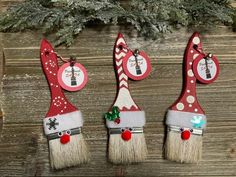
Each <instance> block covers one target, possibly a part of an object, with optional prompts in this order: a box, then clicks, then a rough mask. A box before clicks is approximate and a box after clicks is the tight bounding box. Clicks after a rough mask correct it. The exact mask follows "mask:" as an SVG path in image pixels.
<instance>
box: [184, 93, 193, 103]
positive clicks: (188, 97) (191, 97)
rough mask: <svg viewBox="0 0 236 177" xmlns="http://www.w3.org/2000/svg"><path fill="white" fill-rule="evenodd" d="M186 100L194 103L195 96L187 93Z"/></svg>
mask: <svg viewBox="0 0 236 177" xmlns="http://www.w3.org/2000/svg"><path fill="white" fill-rule="evenodd" d="M186 100H187V102H188V103H194V101H195V98H194V97H193V96H192V95H189V96H187V99H186Z"/></svg>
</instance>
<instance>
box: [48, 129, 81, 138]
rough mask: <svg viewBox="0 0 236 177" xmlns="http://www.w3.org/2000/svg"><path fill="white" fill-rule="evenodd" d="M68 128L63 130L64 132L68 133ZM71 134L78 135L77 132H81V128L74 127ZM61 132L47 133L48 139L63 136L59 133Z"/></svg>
mask: <svg viewBox="0 0 236 177" xmlns="http://www.w3.org/2000/svg"><path fill="white" fill-rule="evenodd" d="M67 131H68V130H65V131H62V133H66V132H67ZM69 131H70V136H72V135H77V134H81V128H74V129H70V130H69ZM59 133H60V132H57V133H52V134H49V135H47V138H48V140H54V139H58V138H60V137H61V136H60V135H59Z"/></svg>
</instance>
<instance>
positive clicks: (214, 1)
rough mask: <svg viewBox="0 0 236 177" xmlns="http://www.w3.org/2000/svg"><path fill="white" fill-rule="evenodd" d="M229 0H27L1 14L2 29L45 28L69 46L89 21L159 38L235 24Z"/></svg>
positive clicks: (0, 27) (0, 29) (61, 42)
mask: <svg viewBox="0 0 236 177" xmlns="http://www.w3.org/2000/svg"><path fill="white" fill-rule="evenodd" d="M234 14H235V9H234V8H233V7H231V6H230V1H229V0H129V1H116V0H26V1H24V2H21V3H18V4H17V5H14V6H12V7H10V8H9V9H8V10H7V11H6V12H4V14H1V17H0V31H2V32H16V31H23V30H26V29H33V30H37V29H42V30H43V32H44V33H46V34H49V33H54V32H55V33H56V44H57V45H60V44H66V45H67V46H70V45H71V44H72V43H73V40H74V39H75V37H76V36H77V35H78V34H79V33H80V32H81V31H82V30H83V29H84V28H85V27H86V26H88V25H89V24H93V23H100V24H131V25H133V26H134V27H135V28H136V29H137V31H138V32H139V34H140V35H142V36H144V37H147V38H152V39H156V38H157V37H158V36H159V35H162V34H164V33H166V32H170V31H172V30H173V29H175V28H180V27H188V28H190V27H194V28H199V29H200V28H201V29H209V28H210V27H214V26H216V25H218V24H226V25H231V24H233V18H234Z"/></svg>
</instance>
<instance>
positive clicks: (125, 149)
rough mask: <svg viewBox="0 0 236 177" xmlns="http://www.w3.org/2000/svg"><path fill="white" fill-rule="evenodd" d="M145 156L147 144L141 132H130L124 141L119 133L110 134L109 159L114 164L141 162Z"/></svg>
mask: <svg viewBox="0 0 236 177" xmlns="http://www.w3.org/2000/svg"><path fill="white" fill-rule="evenodd" d="M146 157H147V145H146V141H145V137H144V134H143V133H139V134H132V138H131V139H130V140H129V141H124V140H123V139H122V138H121V135H120V134H111V135H110V138H109V160H110V161H111V162H113V163H115V164H127V163H132V162H143V161H144V160H145V159H146Z"/></svg>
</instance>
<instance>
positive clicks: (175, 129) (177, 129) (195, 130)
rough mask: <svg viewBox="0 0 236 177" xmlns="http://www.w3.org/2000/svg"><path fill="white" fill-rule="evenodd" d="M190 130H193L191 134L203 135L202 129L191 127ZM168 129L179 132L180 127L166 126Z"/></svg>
mask: <svg viewBox="0 0 236 177" xmlns="http://www.w3.org/2000/svg"><path fill="white" fill-rule="evenodd" d="M192 130H193V132H191V134H193V135H199V136H202V135H203V130H202V129H192ZM168 131H175V132H178V133H181V130H180V127H177V126H168Z"/></svg>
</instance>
